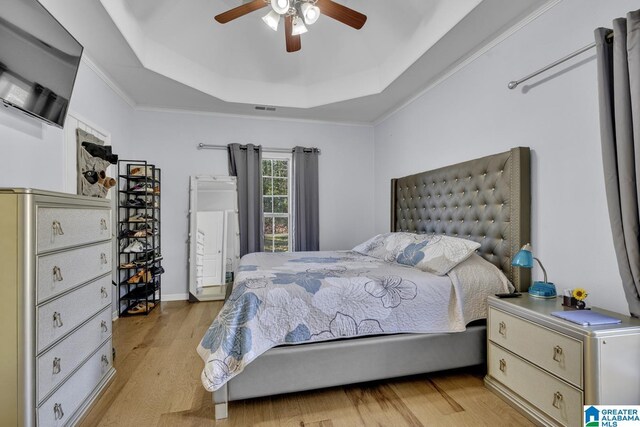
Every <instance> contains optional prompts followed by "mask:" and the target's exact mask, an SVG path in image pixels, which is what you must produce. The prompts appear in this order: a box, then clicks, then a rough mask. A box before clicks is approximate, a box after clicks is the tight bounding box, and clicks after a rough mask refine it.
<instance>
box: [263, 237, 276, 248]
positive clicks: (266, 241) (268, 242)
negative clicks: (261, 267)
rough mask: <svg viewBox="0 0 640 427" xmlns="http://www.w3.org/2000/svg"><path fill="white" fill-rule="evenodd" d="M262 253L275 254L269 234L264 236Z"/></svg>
mask: <svg viewBox="0 0 640 427" xmlns="http://www.w3.org/2000/svg"><path fill="white" fill-rule="evenodd" d="M264 251H265V252H275V251H274V250H273V236H272V235H271V234H269V235H266V234H265V236H264Z"/></svg>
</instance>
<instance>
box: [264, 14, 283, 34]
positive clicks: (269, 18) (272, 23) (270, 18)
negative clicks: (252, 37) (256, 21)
mask: <svg viewBox="0 0 640 427" xmlns="http://www.w3.org/2000/svg"><path fill="white" fill-rule="evenodd" d="M262 20H263V21H264V23H265V24H267V25H268V26H269V27H270V28H271V29H272V30H273V31H278V24H279V23H280V15H278V14H277V13H276V11H275V10H272V11H270V12H269V13H267V14H266V15H264V16H263V17H262Z"/></svg>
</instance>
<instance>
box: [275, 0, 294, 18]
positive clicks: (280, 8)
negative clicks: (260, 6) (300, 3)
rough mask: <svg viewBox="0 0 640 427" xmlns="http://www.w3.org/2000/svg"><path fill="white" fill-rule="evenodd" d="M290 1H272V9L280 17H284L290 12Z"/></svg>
mask: <svg viewBox="0 0 640 427" xmlns="http://www.w3.org/2000/svg"><path fill="white" fill-rule="evenodd" d="M289 7H290V4H289V0H271V8H272V9H273V10H274V12H276V13H277V14H279V15H284V14H285V13H287V12H288V11H289Z"/></svg>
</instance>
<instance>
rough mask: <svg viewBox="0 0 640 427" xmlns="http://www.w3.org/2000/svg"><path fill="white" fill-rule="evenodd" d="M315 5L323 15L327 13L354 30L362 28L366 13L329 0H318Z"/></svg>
mask: <svg viewBox="0 0 640 427" xmlns="http://www.w3.org/2000/svg"><path fill="white" fill-rule="evenodd" d="M316 6H318V7H319V8H320V12H322V14H323V15H327V16H328V17H330V18H333V19H335V20H336V21H340V22H342V23H343V24H346V25H348V26H350V27H353V28H355V29H356V30H359V29H360V28H362V26H363V25H364V23H365V22H367V16H366V15H363V14H362V13H360V12H356V11H355V10H353V9H350V8H348V7H346V6H343V5H341V4H338V3H335V2H333V1H331V0H318V1H317V2H316Z"/></svg>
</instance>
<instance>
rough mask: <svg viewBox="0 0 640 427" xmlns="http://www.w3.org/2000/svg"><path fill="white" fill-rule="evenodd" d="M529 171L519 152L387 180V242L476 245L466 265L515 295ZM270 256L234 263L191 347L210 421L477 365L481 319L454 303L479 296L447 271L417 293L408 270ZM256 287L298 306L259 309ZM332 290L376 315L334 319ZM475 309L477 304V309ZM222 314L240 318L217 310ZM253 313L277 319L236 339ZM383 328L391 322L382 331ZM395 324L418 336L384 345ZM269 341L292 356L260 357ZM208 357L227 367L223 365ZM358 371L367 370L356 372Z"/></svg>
mask: <svg viewBox="0 0 640 427" xmlns="http://www.w3.org/2000/svg"><path fill="white" fill-rule="evenodd" d="M529 167H530V166H529V149H528V148H523V147H518V148H513V149H511V150H510V151H507V152H504V153H499V154H495V155H491V156H487V157H483V158H480V159H476V160H471V161H467V162H464V163H459V164H456V165H452V166H447V167H443V168H440V169H436V170H433V171H428V172H423V173H419V174H415V175H410V176H406V177H402V178H397V179H393V180H392V181H391V231H392V232H408V233H415V234H417V235H431V234H436V235H444V236H453V237H461V238H464V239H468V240H470V241H474V242H477V245H476V246H477V247H478V249H477V255H473V256H474V257H478V258H480V257H482V258H483V259H484V260H486V261H488V263H490V265H491V266H492V267H493V268H495V267H497V268H498V269H500V271H502V272H503V273H504V276H506V278H508V280H509V281H510V283H512V284H513V286H514V287H515V289H517V290H525V289H527V288H528V286H529V283H530V275H529V274H528V273H529V271H528V270H527V269H514V268H512V267H511V257H512V255H513V254H514V253H515V252H517V251H518V250H519V249H520V247H521V246H522V245H524V244H525V243H527V242H529V240H530V172H529V171H530V169H529ZM474 247H475V246H474ZM265 257H266V258H265ZM280 257H281V258H269V257H268V255H265V254H250V255H248V256H247V257H245V258H246V259H245V258H243V261H242V263H241V266H240V271H239V272H238V275H237V278H236V283H235V284H234V290H233V292H232V294H231V295H230V296H229V301H228V303H227V304H225V308H226V310H225V309H224V308H223V312H224V316H223V317H225V318H224V319H222V320H218V319H217V320H216V321H214V325H212V328H210V330H209V331H208V334H207V335H205V338H204V339H203V342H202V343H201V346H199V352H200V354H201V356H202V357H203V358H204V359H205V360H207V364H206V366H205V370H204V371H203V383H204V384H205V386H206V387H207V388H208V389H209V390H215V391H214V392H213V399H214V402H215V416H216V418H217V419H221V418H226V417H227V414H228V412H227V411H228V402H229V401H233V400H241V399H249V398H254V397H261V396H270V395H276V394H282V393H290V392H296V391H303V390H311V389H317V388H324V387H331V386H337V385H344V384H351V383H358V382H364V381H371V380H380V379H386V378H394V377H400V376H406V375H413V374H419V373H427V372H433V371H440V370H445V369H453V368H459V367H464V366H472V365H478V364H482V363H484V362H485V346H486V344H485V341H486V326H485V324H484V323H483V322H477V319H478V318H479V317H481V315H480V314H478V313H479V312H478V311H477V310H476V311H473V309H470V308H469V307H468V306H467V305H468V304H467V303H466V302H460V301H458V302H456V301H457V300H459V299H460V298H459V296H460V295H461V294H465V293H466V296H467V297H468V300H469V301H474V299H475V301H474V302H473V303H472V304H471V306H482V303H484V298H485V294H482V295H474V292H473V284H469V283H471V282H472V279H471V282H469V280H468V279H464V280H463V279H461V278H460V277H458V276H464V275H463V274H457V273H455V270H456V269H454V270H452V272H451V273H450V274H448V275H447V276H441V277H437V276H434V277H429V278H428V279H429V280H428V281H427V282H428V283H427V282H424V283H423V282H422V280H423V278H422V276H420V274H418V273H415V272H414V271H412V270H416V269H414V268H413V267H407V266H404V265H399V264H396V263H386V264H384V265H379V264H377V263H376V262H375V260H373V261H372V260H371V259H369V257H367V256H364V255H361V254H359V253H356V252H352V251H339V252H330V253H306V254H305V253H298V254H288V255H284V258H282V255H281V256H280ZM261 258H262V259H261ZM470 260H471V259H470ZM470 260H469V261H465V262H464V263H462V264H465V263H469V262H471V261H470ZM482 262H484V263H485V264H488V263H486V262H485V261H482ZM462 264H461V265H462ZM456 268H457V267H456ZM262 273H265V274H262ZM421 273H422V272H421ZM431 276H433V275H431ZM265 277H268V281H269V282H270V283H269V284H273V283H275V284H277V285H278V286H280V287H282V286H284V285H286V286H291V284H293V285H295V286H294V287H295V289H296V291H297V292H298V293H297V294H292V295H294V297H295V296H296V295H297V296H299V297H300V298H297V300H296V301H293V300H286V298H289V297H288V296H286V295H285V296H286V298H285V299H282V298H275V299H274V301H272V302H269V301H267V296H266V294H263V296H262V297H260V300H257V299H256V297H255V295H256V294H257V295H260V292H262V291H264V288H265V286H266V285H265V283H264V278H265ZM381 278H391V279H381ZM394 278H396V279H394ZM339 280H348V281H351V282H354V283H360V284H361V285H362V286H361V288H362V290H364V291H363V292H362V294H363V295H365V296H368V297H369V299H371V300H375V299H376V298H378V299H379V301H378V302H379V304H378V306H377V307H378V311H375V310H374V311H375V313H374V314H370V313H369V312H367V315H365V316H364V317H366V319H365V320H366V321H365V320H363V319H364V317H363V316H360V317H358V316H356V315H351V314H350V313H351V312H349V311H348V310H357V309H358V308H357V307H356V308H354V307H347V308H343V307H342V306H341V307H338V308H336V307H337V306H336V305H335V304H337V303H335V298H337V299H338V300H339V299H341V298H342V299H344V296H342V297H341V296H340V295H337V296H335V295H334V297H333V298H334V300H332V299H331V298H328V296H327V295H328V294H330V293H331V292H329V291H331V290H333V289H334V287H333V286H329V285H335V282H336V281H339ZM384 280H386V282H385V281H384ZM443 281H444V282H443ZM502 285H504V284H502ZM288 289H291V288H288ZM447 289H449V290H450V291H446V290H447ZM496 290H498V288H496ZM500 290H504V289H500ZM278 291H281V289H275V290H273V291H270V295H271V294H273V295H276V296H278V295H280V294H278ZM365 291H366V292H365ZM367 292H368V295H367ZM484 292H485V293H486V292H488V291H486V290H485V291H484ZM281 294H282V295H284V294H286V292H281ZM449 294H450V295H449ZM429 295H431V297H430V296H429ZM456 296H458V297H457V298H456ZM350 298H351V297H350ZM305 299H306V303H305V302H304V301H303V300H305ZM351 299H353V298H351ZM430 299H432V300H435V304H432V305H430V306H429V307H430V308H429V309H428V310H423V311H422V312H420V311H419V308H420V307H422V306H423V305H425V304H427V303H429V300H430ZM478 299H481V300H482V301H481V302H480V304H479V303H478V301H477V300H478ZM276 300H278V301H276ZM465 301H466V300H465ZM332 304H333V305H332ZM231 305H233V306H234V307H240V308H241V309H242V310H240V309H236V308H232V307H228V306H231ZM327 305H332V309H331V310H324V309H323V307H326V306H327ZM412 306H413V309H414V310H415V309H418V311H417V312H418V313H423V314H424V317H425V319H422V318H421V316H416V315H415V314H411V315H408V314H407V313H409V311H407V310H408V309H409V308H410V307H412ZM267 308H268V309H270V310H271V312H268V311H267ZM485 309H486V307H485ZM309 310H315V311H314V313H316V314H314V315H313V316H307V317H309V318H313V319H314V320H313V322H316V323H313V322H311V321H309V324H306V323H305V322H306V321H301V319H302V317H305V316H302V317H300V313H301V312H302V313H306V314H308V313H309ZM367 310H371V308H370V307H369V308H367ZM438 310H440V311H438ZM258 312H259V313H260V316H263V317H264V318H265V319H273V318H274V317H273V315H274V314H273V313H276V312H279V313H280V315H281V317H280V320H273V321H272V320H269V321H268V322H267V323H269V322H272V323H269V325H268V327H264V328H261V327H259V326H258V328H257V329H253V332H252V331H250V330H249V331H248V328H243V327H244V326H246V325H247V324H248V322H249V321H250V320H252V319H253V318H254V317H257V313H258ZM414 313H415V312H414ZM282 316H284V317H282ZM219 317H221V316H219ZM298 317H300V318H298ZM427 317H429V319H428V320H429V322H426V320H427V319H426V318H427ZM316 318H317V319H316ZM389 318H392V319H393V322H389V321H388V319H389ZM282 319H285V320H286V321H285V322H284V323H285V326H281V324H282ZM305 319H306V317H305ZM423 320H424V322H423ZM261 321H262V320H261ZM216 322H218V323H217V325H216ZM273 322H275V323H273ZM278 322H280V323H278ZM323 322H324V323H323ZM403 322H404V323H410V324H411V327H412V328H413V329H411V330H412V331H416V332H429V333H399V334H394V332H395V331H396V329H394V328H396V323H397V324H399V325H400V326H399V327H400V328H402V327H404V326H405V325H404V323H403ZM221 324H222V326H224V327H226V328H233V329H234V334H235V338H233V339H228V340H226V341H225V340H223V339H220V338H216V336H218V335H220V334H218V335H216V334H210V333H209V332H211V329H215V328H218V329H220V328H221ZM278 325H280V327H278ZM323 325H324V326H323ZM425 325H426V326H425ZM254 328H255V327H254ZM283 328H284V329H283ZM277 330H281V333H280V334H279V338H276V337H271V335H272V334H275V333H276V331H277ZM356 330H357V331H358V332H357V333H358V334H359V335H363V336H359V337H357V338H352V339H340V338H342V336H343V334H344V335H345V336H347V335H349V334H347V333H346V332H345V331H351V333H353V331H356ZM225 331H226V330H225ZM398 331H403V330H402V329H398ZM252 333H253V335H252ZM221 336H225V335H224V334H222V335H221ZM216 340H217V341H216ZM221 340H222V341H221ZM214 341H216V342H214ZM270 341H272V343H271V344H272V345H274V346H275V345H279V344H295V345H279V346H275V347H273V348H270V347H269V343H270ZM247 343H248V344H247ZM208 348H215V349H218V350H217V353H216V354H217V355H218V356H215V355H213V354H212V353H211V352H207V349H208ZM222 349H224V353H222ZM219 354H223V356H225V355H231V356H230V357H227V358H224V357H220V356H219ZM363 360H366V363H362V361H363ZM238 361H240V362H238ZM245 361H246V362H247V363H244V362H245ZM231 362H233V363H231ZM248 362H251V363H248ZM238 363H242V366H238Z"/></svg>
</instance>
